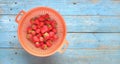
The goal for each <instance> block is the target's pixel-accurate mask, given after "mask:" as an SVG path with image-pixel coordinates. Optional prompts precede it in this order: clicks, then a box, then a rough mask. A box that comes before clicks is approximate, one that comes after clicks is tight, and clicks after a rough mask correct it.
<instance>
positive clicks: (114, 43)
mask: <svg viewBox="0 0 120 64" xmlns="http://www.w3.org/2000/svg"><path fill="white" fill-rule="evenodd" d="M119 38H120V33H68V34H67V38H66V39H67V40H68V42H69V47H68V48H83V49H89V48H90V49H91V48H93V49H120V39H119ZM11 47H12V48H21V46H20V44H19V41H18V37H17V32H0V48H11Z"/></svg>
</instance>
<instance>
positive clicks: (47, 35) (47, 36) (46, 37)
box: [43, 32, 50, 40]
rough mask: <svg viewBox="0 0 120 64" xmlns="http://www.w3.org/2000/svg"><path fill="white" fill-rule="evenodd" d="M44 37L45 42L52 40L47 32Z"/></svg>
mask: <svg viewBox="0 0 120 64" xmlns="http://www.w3.org/2000/svg"><path fill="white" fill-rule="evenodd" d="M43 36H44V38H45V40H47V39H49V38H50V36H49V34H48V33H47V32H45V33H44V34H43Z"/></svg>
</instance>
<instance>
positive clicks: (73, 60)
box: [0, 0, 120, 64]
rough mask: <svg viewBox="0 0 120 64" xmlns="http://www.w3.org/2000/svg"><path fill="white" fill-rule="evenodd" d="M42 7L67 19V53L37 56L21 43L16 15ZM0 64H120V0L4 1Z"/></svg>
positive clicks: (0, 13)
mask: <svg viewBox="0 0 120 64" xmlns="http://www.w3.org/2000/svg"><path fill="white" fill-rule="evenodd" d="M38 6H48V7H51V8H53V9H55V10H57V11H58V12H59V13H60V14H61V15H62V16H63V17H64V19H65V22H66V25H67V37H66V38H67V40H68V42H69V47H68V49H67V50H66V52H65V53H64V54H59V53H56V54H54V55H52V56H50V57H45V58H40V57H35V56H32V55H30V54H28V53H27V52H26V51H25V50H24V49H23V48H22V47H21V45H20V44H19V41H18V36H17V27H18V24H17V23H16V22H15V16H16V15H17V14H18V12H19V11H21V10H25V11H28V10H30V9H31V8H34V7H38ZM0 64H120V0H0Z"/></svg>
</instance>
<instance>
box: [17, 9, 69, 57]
mask: <svg viewBox="0 0 120 64" xmlns="http://www.w3.org/2000/svg"><path fill="white" fill-rule="evenodd" d="M46 13H48V14H49V15H50V17H51V18H52V19H55V20H56V22H57V35H58V39H57V40H56V41H55V42H54V45H52V47H50V48H48V49H47V50H42V49H40V48H36V47H35V46H34V45H33V44H32V43H31V42H30V41H29V40H28V39H27V38H26V34H27V33H26V29H27V27H28V26H29V25H30V22H29V21H30V19H31V18H33V17H36V16H38V15H43V14H46ZM15 20H16V22H17V23H18V38H19V41H20V44H21V45H22V47H23V48H24V49H25V50H26V51H27V52H28V53H30V54H32V55H35V56H39V57H46V56H50V55H52V54H54V53H55V52H60V53H63V52H64V51H65V50H66V49H67V47H68V42H67V40H66V25H65V22H64V19H63V18H62V16H61V15H60V14H59V13H58V12H56V11H55V10H53V9H51V8H48V7H37V8H33V9H32V10H30V11H28V12H25V11H23V10H22V11H20V13H19V14H18V15H17V16H16V19H15ZM64 45H65V47H64V48H63V46H64Z"/></svg>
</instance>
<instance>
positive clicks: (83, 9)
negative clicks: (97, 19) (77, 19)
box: [0, 0, 120, 15]
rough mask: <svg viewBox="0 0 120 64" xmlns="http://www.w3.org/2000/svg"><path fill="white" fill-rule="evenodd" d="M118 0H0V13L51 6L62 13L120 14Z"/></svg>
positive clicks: (15, 12)
mask: <svg viewBox="0 0 120 64" xmlns="http://www.w3.org/2000/svg"><path fill="white" fill-rule="evenodd" d="M119 3H120V1H119V0H117V1H116V0H69V1H67V0H60V1H56V0H51V1H46V0H36V1H34V0H12V1H11V0H1V1H0V14H17V13H18V12H19V11H20V10H22V9H24V10H26V11H28V10H30V9H31V8H34V7H38V6H48V7H51V8H53V9H55V10H57V11H58V12H60V13H61V14H62V15H120V8H119V6H120V4H119Z"/></svg>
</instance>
